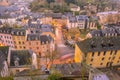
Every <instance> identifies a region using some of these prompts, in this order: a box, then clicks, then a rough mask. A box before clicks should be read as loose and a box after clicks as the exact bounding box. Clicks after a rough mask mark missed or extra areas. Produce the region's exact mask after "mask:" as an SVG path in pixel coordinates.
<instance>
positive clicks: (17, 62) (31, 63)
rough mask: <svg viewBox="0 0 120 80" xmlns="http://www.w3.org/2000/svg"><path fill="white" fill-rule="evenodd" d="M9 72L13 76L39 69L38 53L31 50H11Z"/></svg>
mask: <svg viewBox="0 0 120 80" xmlns="http://www.w3.org/2000/svg"><path fill="white" fill-rule="evenodd" d="M8 57H9V62H8V65H9V70H10V73H11V74H16V73H18V72H21V71H23V70H26V69H37V68H38V67H37V56H36V53H34V52H33V51H30V50H10V53H9V56H8Z"/></svg>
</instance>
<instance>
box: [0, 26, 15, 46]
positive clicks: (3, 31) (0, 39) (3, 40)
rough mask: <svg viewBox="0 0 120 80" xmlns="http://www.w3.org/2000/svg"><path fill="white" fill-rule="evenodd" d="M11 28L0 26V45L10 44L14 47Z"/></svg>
mask: <svg viewBox="0 0 120 80" xmlns="http://www.w3.org/2000/svg"><path fill="white" fill-rule="evenodd" d="M11 31H12V28H0V44H1V46H10V47H11V48H14V47H15V45H14V41H13V37H12V35H11Z"/></svg>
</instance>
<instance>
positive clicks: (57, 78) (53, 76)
mask: <svg viewBox="0 0 120 80" xmlns="http://www.w3.org/2000/svg"><path fill="white" fill-rule="evenodd" d="M61 76H62V75H61V74H60V73H53V74H51V75H49V76H48V78H47V80H60V78H61Z"/></svg>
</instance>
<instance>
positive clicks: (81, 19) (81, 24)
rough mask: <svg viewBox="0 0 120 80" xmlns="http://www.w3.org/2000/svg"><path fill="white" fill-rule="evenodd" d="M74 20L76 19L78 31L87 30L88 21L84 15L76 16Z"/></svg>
mask: <svg viewBox="0 0 120 80" xmlns="http://www.w3.org/2000/svg"><path fill="white" fill-rule="evenodd" d="M76 19H77V27H78V28H79V29H86V28H88V22H89V19H88V17H87V16H86V15H78V16H76Z"/></svg>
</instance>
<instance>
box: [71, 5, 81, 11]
mask: <svg viewBox="0 0 120 80" xmlns="http://www.w3.org/2000/svg"><path fill="white" fill-rule="evenodd" d="M70 10H71V11H73V12H76V11H80V7H79V6H76V5H74V6H72V7H71V8H70Z"/></svg>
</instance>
